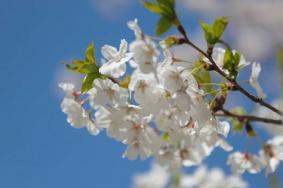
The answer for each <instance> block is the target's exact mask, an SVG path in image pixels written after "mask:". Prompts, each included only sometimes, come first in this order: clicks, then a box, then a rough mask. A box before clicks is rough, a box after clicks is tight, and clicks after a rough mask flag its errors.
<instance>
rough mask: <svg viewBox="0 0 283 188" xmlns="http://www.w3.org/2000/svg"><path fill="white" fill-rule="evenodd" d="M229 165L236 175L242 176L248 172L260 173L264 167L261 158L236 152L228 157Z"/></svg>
mask: <svg viewBox="0 0 283 188" xmlns="http://www.w3.org/2000/svg"><path fill="white" fill-rule="evenodd" d="M227 164H228V165H230V166H231V170H232V172H233V173H235V174H242V173H244V172H245V171H246V170H247V171H248V172H250V173H252V174H255V173H258V172H259V171H260V170H261V168H262V167H263V165H262V163H261V161H260V159H259V157H257V156H253V155H251V154H249V153H241V152H235V153H232V154H231V155H230V156H229V157H228V162H227Z"/></svg>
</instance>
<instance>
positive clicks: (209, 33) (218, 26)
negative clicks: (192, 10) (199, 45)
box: [200, 17, 229, 46]
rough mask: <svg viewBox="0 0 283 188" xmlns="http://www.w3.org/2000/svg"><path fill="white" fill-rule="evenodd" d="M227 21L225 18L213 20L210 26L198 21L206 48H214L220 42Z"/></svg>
mask: <svg viewBox="0 0 283 188" xmlns="http://www.w3.org/2000/svg"><path fill="white" fill-rule="evenodd" d="M228 23H229V21H228V18H227V17H220V18H217V19H215V21H214V22H213V24H212V26H210V25H208V24H207V23H205V22H203V21H200V25H201V27H202V29H203V31H204V35H205V39H206V41H207V44H208V46H214V45H215V44H216V43H218V42H220V41H221V37H222V35H223V33H224V31H225V29H226V26H227V25H228Z"/></svg>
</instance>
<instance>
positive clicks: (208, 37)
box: [200, 21, 215, 44]
mask: <svg viewBox="0 0 283 188" xmlns="http://www.w3.org/2000/svg"><path fill="white" fill-rule="evenodd" d="M200 26H201V27H202V29H203V31H204V37H205V39H206V41H207V43H208V44H214V43H215V41H214V38H213V30H212V28H211V27H210V26H209V25H208V24H207V23H205V22H203V21H200Z"/></svg>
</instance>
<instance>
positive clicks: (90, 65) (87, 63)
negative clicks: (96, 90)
mask: <svg viewBox="0 0 283 188" xmlns="http://www.w3.org/2000/svg"><path fill="white" fill-rule="evenodd" d="M72 64H73V65H74V66H71V65H69V64H66V67H67V68H68V69H69V70H71V71H74V72H76V73H80V74H84V75H85V77H84V79H83V82H82V86H81V92H82V93H85V92H87V91H88V90H89V89H91V88H92V83H93V81H94V80H95V79H97V78H103V77H104V75H102V74H100V72H99V67H98V66H97V65H96V61H95V55H94V44H93V43H91V44H90V45H89V46H88V48H87V49H86V52H85V59H84V60H73V61H72Z"/></svg>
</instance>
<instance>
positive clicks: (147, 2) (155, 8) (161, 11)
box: [143, 1, 163, 14]
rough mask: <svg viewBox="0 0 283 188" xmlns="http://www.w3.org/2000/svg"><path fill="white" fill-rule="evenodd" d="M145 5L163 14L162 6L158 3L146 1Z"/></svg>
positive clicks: (150, 9) (152, 10)
mask: <svg viewBox="0 0 283 188" xmlns="http://www.w3.org/2000/svg"><path fill="white" fill-rule="evenodd" d="M143 6H144V7H145V8H146V9H148V10H149V11H151V12H154V13H157V14H162V13H163V10H162V9H161V8H160V6H159V5H158V4H155V3H152V2H149V1H144V4H143Z"/></svg>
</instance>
